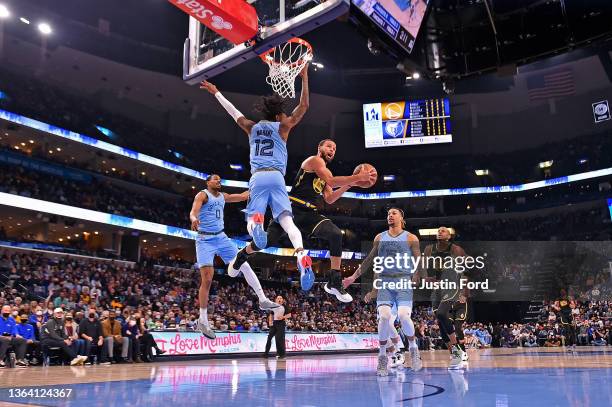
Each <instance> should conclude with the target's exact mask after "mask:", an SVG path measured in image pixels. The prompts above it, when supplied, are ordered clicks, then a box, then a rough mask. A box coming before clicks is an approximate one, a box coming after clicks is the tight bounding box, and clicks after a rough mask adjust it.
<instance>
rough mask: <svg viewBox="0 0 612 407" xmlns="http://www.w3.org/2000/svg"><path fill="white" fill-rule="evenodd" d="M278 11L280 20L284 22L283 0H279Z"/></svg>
mask: <svg viewBox="0 0 612 407" xmlns="http://www.w3.org/2000/svg"><path fill="white" fill-rule="evenodd" d="M279 1H280V2H279V4H278V7H279V10H278V11H279V13H280V22H281V23H284V22H285V0H279Z"/></svg>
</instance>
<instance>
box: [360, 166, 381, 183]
mask: <svg viewBox="0 0 612 407" xmlns="http://www.w3.org/2000/svg"><path fill="white" fill-rule="evenodd" d="M376 175H377V174H376V170H375V169H374V168H371V169H370V170H369V171H362V172H360V173H359V182H368V183H370V184H374V183H375V182H376Z"/></svg>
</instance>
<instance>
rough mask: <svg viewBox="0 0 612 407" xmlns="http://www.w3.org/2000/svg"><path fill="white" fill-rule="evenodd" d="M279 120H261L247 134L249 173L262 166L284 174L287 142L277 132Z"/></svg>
mask: <svg viewBox="0 0 612 407" xmlns="http://www.w3.org/2000/svg"><path fill="white" fill-rule="evenodd" d="M279 127H280V122H269V121H265V120H262V121H260V122H259V123H257V124H255V125H254V126H253V128H252V129H251V134H250V135H249V147H250V160H251V174H254V173H255V171H257V170H260V169H262V168H274V169H277V170H279V171H280V172H281V173H282V174H283V175H285V172H286V169H287V144H286V143H285V140H283V139H282V138H281V136H280V133H279V132H278V129H279Z"/></svg>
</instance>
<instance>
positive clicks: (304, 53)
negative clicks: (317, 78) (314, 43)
mask: <svg viewBox="0 0 612 407" xmlns="http://www.w3.org/2000/svg"><path fill="white" fill-rule="evenodd" d="M262 59H263V61H264V62H265V63H266V64H267V65H268V67H269V68H270V72H269V74H268V76H267V77H266V82H268V84H269V85H271V86H272V90H274V92H275V93H277V94H278V95H279V96H281V97H283V98H286V97H290V98H294V97H295V78H296V77H297V76H298V75H299V73H300V72H301V71H302V69H304V66H306V64H307V63H308V62H309V61H311V60H312V48H311V47H310V45H308V43H307V42H306V41H301V40H297V39H296V40H293V41H288V42H285V43H283V44H281V45H277V46H276V47H275V48H274V49H272V50H271V51H270V52H269V53H267V54H266V55H265V56H264V57H263V58H262Z"/></svg>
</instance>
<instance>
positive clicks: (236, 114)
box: [215, 92, 244, 122]
mask: <svg viewBox="0 0 612 407" xmlns="http://www.w3.org/2000/svg"><path fill="white" fill-rule="evenodd" d="M215 97H216V98H217V100H218V101H219V103H220V104H221V106H223V108H224V109H225V111H226V112H227V113H229V115H230V116H232V119H234V121H236V122H237V121H238V119H239V118H241V117H243V116H244V115H243V114H242V113H240V111H239V110H238V109H236V107H235V106H234V105H233V104H232V102H230V101H229V100H227V99H226V98H225V96H223V95H222V94H221V92H217V93H215Z"/></svg>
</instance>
